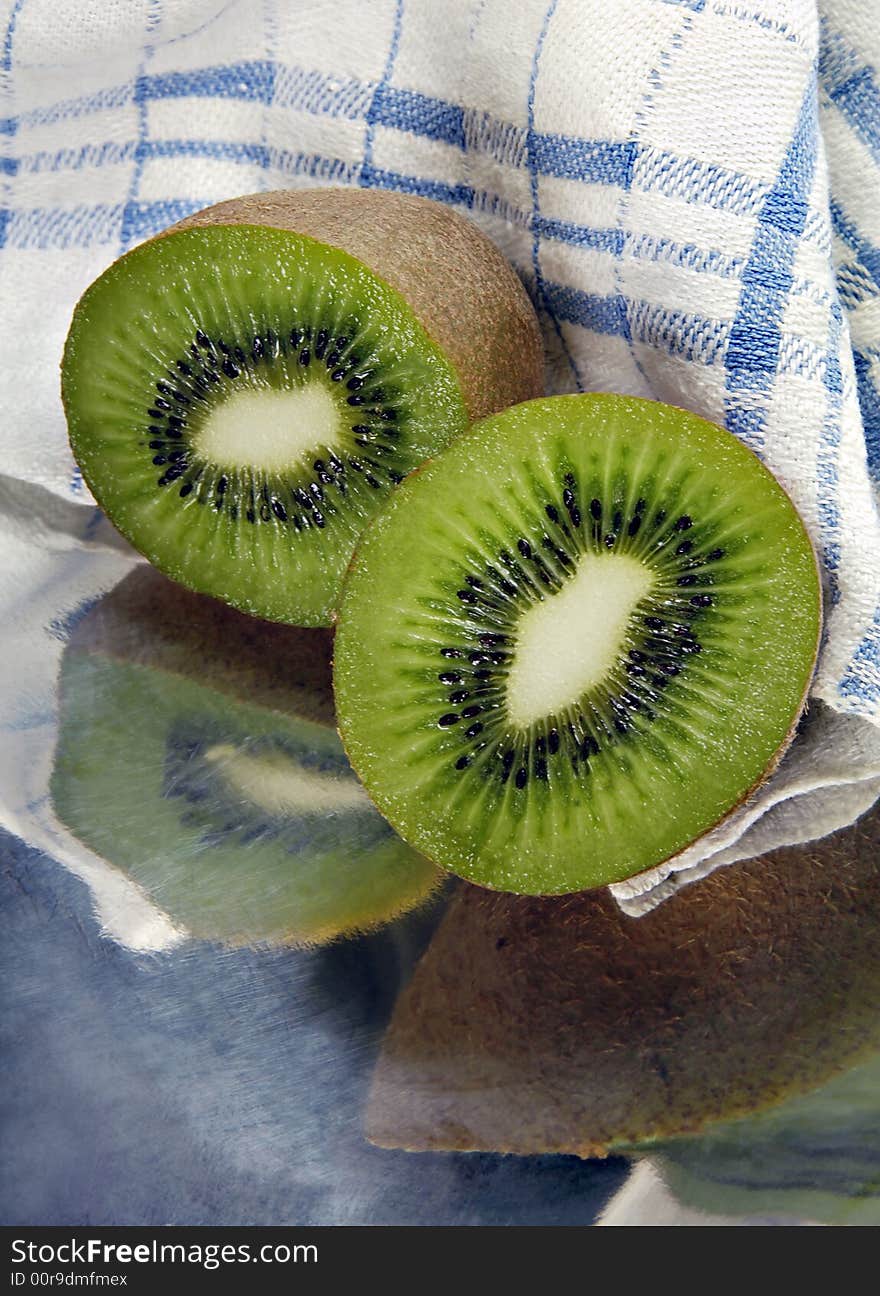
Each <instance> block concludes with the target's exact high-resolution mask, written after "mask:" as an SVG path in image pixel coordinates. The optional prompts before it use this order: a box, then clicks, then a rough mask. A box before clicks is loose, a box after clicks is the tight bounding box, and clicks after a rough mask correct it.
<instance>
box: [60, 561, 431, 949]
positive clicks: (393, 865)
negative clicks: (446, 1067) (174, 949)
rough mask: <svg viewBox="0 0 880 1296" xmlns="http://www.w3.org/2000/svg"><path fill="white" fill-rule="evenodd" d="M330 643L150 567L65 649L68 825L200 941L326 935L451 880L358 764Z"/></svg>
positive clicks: (322, 635)
mask: <svg viewBox="0 0 880 1296" xmlns="http://www.w3.org/2000/svg"><path fill="white" fill-rule="evenodd" d="M329 646H330V645H329V636H328V635H327V634H326V632H323V631H306V630H303V631H299V630H295V629H293V628H292V627H284V626H269V625H266V626H261V625H258V624H257V623H255V622H253V621H251V620H250V619H249V618H247V617H245V616H242V615H241V614H239V613H236V612H233V611H232V610H231V609H229V608H226V607H224V606H223V605H222V604H218V603H214V602H213V601H212V600H209V599H205V598H202V597H200V596H198V595H194V594H189V593H188V592H186V591H185V590H182V589H180V588H179V587H177V586H174V585H172V584H171V583H170V582H169V581H167V580H166V579H165V578H164V577H162V576H160V575H159V573H158V572H154V571H152V570H150V569H148V568H145V567H144V568H140V569H138V570H136V571H135V572H134V573H133V574H132V575H131V576H129V577H128V578H127V579H126V580H125V581H123V583H122V584H121V585H120V586H119V587H118V588H117V589H116V590H115V591H114V592H113V593H112V594H110V595H109V596H108V597H107V598H105V599H104V600H102V602H101V603H99V604H98V605H97V606H96V607H95V608H94V609H93V610H92V611H91V612H90V613H89V614H88V615H87V616H86V617H85V618H84V619H83V620H82V621H81V622H80V623H79V625H78V626H77V628H76V630H75V631H74V634H73V636H72V638H71V640H70V643H69V645H68V647H67V650H66V652H65V655H64V661H63V665H62V673H61V688H60V694H61V718H60V726H59V740H58V750H57V754H56V760H55V769H54V772H53V776H52V796H53V800H54V804H55V809H56V812H57V814H58V816H59V818H60V819H61V820H62V821H63V822H64V823H66V824H67V826H68V827H69V828H70V829H71V831H72V832H74V833H75V834H76V836H78V837H79V838H80V839H81V840H82V841H83V842H84V843H85V844H86V845H87V846H89V847H90V848H91V849H92V850H94V851H96V852H97V853H99V854H101V855H103V856H104V857H105V858H106V859H107V860H109V861H110V862H111V863H113V864H115V865H117V866H118V867H120V868H122V869H124V870H125V871H126V872H127V873H128V874H129V875H130V876H131V877H132V878H133V879H134V880H135V881H136V882H138V883H139V884H140V885H141V886H142V887H143V888H144V889H145V890H146V891H147V892H148V893H149V894H150V896H151V897H152V898H153V899H154V900H155V901H156V903H157V904H159V905H161V907H162V908H163V909H165V910H166V911H167V912H168V913H169V914H170V915H171V917H172V918H173V919H174V920H175V921H177V922H178V923H180V924H182V925H183V926H185V927H187V928H188V929H189V930H190V931H192V932H193V933H194V934H195V935H198V936H204V937H209V938H216V939H219V940H224V941H230V942H250V941H276V942H282V941H283V942H288V943H312V942H316V941H321V940H326V939H330V938H332V937H334V936H337V935H339V934H341V933H345V932H353V931H364V930H367V929H369V928H371V927H374V926H376V925H377V924H379V923H381V922H383V921H386V920H388V919H390V918H392V917H394V916H395V915H396V914H398V913H402V912H404V911H405V910H407V909H409V908H412V906H413V905H415V904H417V903H418V902H419V901H420V900H421V899H422V898H423V897H425V896H426V895H427V894H428V893H429V892H430V891H431V890H432V889H433V888H434V886H435V885H436V881H437V877H438V875H437V872H436V870H435V869H434V868H433V867H432V866H431V865H429V864H427V863H426V862H425V861H424V860H423V859H421V858H420V857H419V856H418V855H416V854H415V853H414V852H413V851H411V850H410V849H409V848H408V847H407V846H405V845H404V844H403V843H402V842H400V841H399V840H398V839H397V838H396V837H395V836H394V834H393V833H392V832H391V830H390V829H389V828H388V826H387V825H386V824H385V822H384V821H383V820H382V819H381V817H380V816H379V815H378V813H377V812H376V811H375V810H374V809H373V808H372V806H371V805H370V803H369V801H368V800H367V797H366V795H365V793H364V792H363V790H362V789H361V787H360V785H359V784H358V783H357V780H356V779H355V777H354V775H353V774H352V772H351V769H350V767H349V765H348V762H347V761H346V759H345V755H344V753H343V751H342V747H341V745H340V742H339V739H338V737H337V735H336V732H335V730H334V728H333V727H332V725H333V706H332V695H331V692H330V679H329V676H330V666H329Z"/></svg>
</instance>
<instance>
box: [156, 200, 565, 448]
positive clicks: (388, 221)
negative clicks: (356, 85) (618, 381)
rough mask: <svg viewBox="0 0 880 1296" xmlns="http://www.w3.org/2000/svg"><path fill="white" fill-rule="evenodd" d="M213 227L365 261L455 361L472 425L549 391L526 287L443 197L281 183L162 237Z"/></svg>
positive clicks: (223, 205)
mask: <svg viewBox="0 0 880 1296" xmlns="http://www.w3.org/2000/svg"><path fill="white" fill-rule="evenodd" d="M206 225H264V226H270V227H272V228H274V229H283V230H291V231H294V232H295V233H298V234H304V235H306V236H307V237H309V238H313V239H316V240H317V241H319V242H321V243H327V244H330V245H331V246H333V247H337V248H341V249H342V251H344V252H348V253H349V255H351V256H353V257H356V258H357V259H358V260H359V261H361V262H363V264H364V265H366V266H367V267H368V268H369V269H370V270H372V271H373V273H374V274H375V275H377V276H378V277H379V278H380V279H382V280H384V281H385V282H386V283H387V284H390V286H391V287H392V288H394V289H396V291H397V292H399V293H400V294H401V296H402V297H403V298H404V299H405V301H406V302H407V303H408V304H409V306H410V308H411V309H412V310H413V312H414V313H415V315H416V316H417V318H418V320H419V322H420V323H421V324H422V326H423V328H424V329H425V330H426V331H427V333H428V334H429V336H430V337H431V338H432V339H433V340H434V341H435V342H436V343H437V345H438V346H439V347H440V348H441V350H442V351H443V352H445V354H446V355H447V357H448V358H449V360H450V361H451V362H452V364H453V366H454V367H455V370H456V372H457V374H458V379H459V382H460V383H461V387H462V392H463V394H464V398H465V404H466V407H467V413H468V418H469V421H470V422H472V423H473V422H475V421H476V420H478V419H481V418H485V417H486V416H487V415H489V414H493V413H495V412H496V411H498V410H502V409H506V408H507V406H509V405H516V404H518V403H519V402H520V401H524V400H529V399H531V398H532V397H534V396H538V395H540V394H541V392H542V390H543V378H544V360H543V347H542V342H541V334H540V329H539V326H538V320H537V317H536V315H535V312H534V309H533V307H532V305H531V302H530V301H529V298H528V296H527V294H526V292H525V289H524V288H523V286H522V284H521V282H520V280H519V279H518V278H517V275H516V273H515V272H514V270H513V269H512V267H511V266H510V265H509V264H508V262H507V261H506V260H505V258H504V257H503V256H502V254H501V253H500V252H499V250H498V249H497V248H496V247H495V245H494V243H492V242H491V241H490V240H489V239H488V238H487V237H486V236H485V234H483V233H482V231H481V230H479V229H478V228H477V226H476V225H474V224H473V223H472V222H471V221H469V220H466V219H465V218H464V217H463V216H460V215H459V214H458V213H457V212H455V211H453V210H452V209H451V208H449V207H445V206H443V205H442V204H441V203H437V202H433V201H432V200H430V199H428V198H418V197H416V196H415V195H413V194H401V193H396V192H394V191H392V190H388V189H354V188H351V189H343V188H336V189H303V190H298V189H277V190H272V191H269V192H267V193H257V194H248V195H246V196H244V197H242V198H232V199H230V200H228V201H227V202H221V203H217V204H216V205H215V206H213V207H207V208H205V209H204V210H203V211H199V212H195V213H194V214H193V215H192V216H187V217H186V218H185V219H184V220H182V221H179V222H178V223H177V224H176V225H172V226H171V227H170V228H169V229H167V230H165V231H164V232H163V234H162V235H159V237H160V238H161V237H164V236H165V235H167V234H171V233H174V232H175V231H177V230H182V229H195V228H199V227H201V226H206Z"/></svg>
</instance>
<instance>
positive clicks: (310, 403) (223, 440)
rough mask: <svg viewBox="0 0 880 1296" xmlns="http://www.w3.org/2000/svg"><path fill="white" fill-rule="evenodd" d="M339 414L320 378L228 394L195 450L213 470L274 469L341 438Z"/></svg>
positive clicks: (200, 433)
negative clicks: (290, 385)
mask: <svg viewBox="0 0 880 1296" xmlns="http://www.w3.org/2000/svg"><path fill="white" fill-rule="evenodd" d="M341 428H342V418H341V414H340V411H339V408H338V406H337V404H336V401H335V400H334V399H333V396H332V394H331V393H330V391H329V390H328V389H327V387H326V386H325V385H324V384H323V383H321V382H310V383H306V384H304V385H303V386H302V387H293V388H290V389H288V390H286V391H278V390H276V389H274V388H269V387H266V388H263V389H255V388H251V389H250V390H248V391H237V392H232V393H231V394H230V395H229V396H228V397H227V398H226V400H224V401H222V402H221V403H220V404H218V405H216V406H215V407H214V409H212V410H211V412H210V414H209V415H208V417H207V418H206V420H205V422H204V424H203V425H202V427H201V428H200V429H199V431H198V432H197V433H196V436H195V438H194V441H195V448H196V451H197V453H198V454H200V455H201V456H202V457H203V458H205V459H207V460H208V462H209V463H213V464H216V465H217V467H218V468H230V469H232V468H243V467H251V468H254V469H257V470H260V469H262V470H263V471H265V472H279V471H283V470H284V469H285V468H291V467H293V465H294V464H297V463H300V462H302V461H303V460H306V459H308V458H309V457H310V456H311V455H312V454H314V452H315V451H316V450H317V449H318V448H319V447H328V448H329V449H331V450H332V449H333V447H334V446H337V445H338V444H339V442H340V431H341Z"/></svg>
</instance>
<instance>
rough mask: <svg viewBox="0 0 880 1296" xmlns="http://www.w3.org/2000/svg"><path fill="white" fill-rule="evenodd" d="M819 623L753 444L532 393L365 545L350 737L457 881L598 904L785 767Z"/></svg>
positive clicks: (588, 400) (351, 616) (393, 507)
mask: <svg viewBox="0 0 880 1296" xmlns="http://www.w3.org/2000/svg"><path fill="white" fill-rule="evenodd" d="M414 536H418V544H417V545H416V544H413V537H414ZM820 621H821V593H820V585H819V577H818V571H817V566H816V560H815V556H814V554H813V550H812V547H811V544H810V541H809V538H808V536H807V533H806V531H805V530H804V527H803V524H802V523H801V521H800V519H799V517H798V515H797V513H796V512H795V509H794V507H793V505H792V504H791V501H790V500H789V499H788V497H787V495H786V494H785V493H784V491H783V490H782V488H781V487H780V486H779V484H778V483H777V482H776V481H775V479H774V478H773V477H772V476H771V475H770V473H769V472H768V471H767V470H766V469H765V468H764V467H763V465H762V464H761V463H760V462H759V460H758V459H757V458H756V457H755V456H754V455H753V454H752V453H751V452H750V451H748V450H746V449H745V447H743V446H742V445H741V444H740V443H739V442H738V441H737V440H736V438H735V437H733V436H732V435H730V434H729V433H728V432H725V431H724V430H723V429H721V428H718V427H715V426H714V425H713V424H711V423H707V422H705V421H704V420H702V419H699V418H697V417H695V416H694V415H691V414H687V413H685V412H683V411H681V410H677V409H673V408H671V407H669V406H664V405H661V404H658V403H656V402H652V401H645V400H637V399H632V398H628V397H619V396H604V395H591V396H571V397H553V398H550V399H548V400H543V401H533V402H529V403H527V404H524V405H520V406H518V407H517V408H515V409H511V410H507V411H506V412H505V413H503V414H500V415H498V416H496V417H494V418H491V419H487V420H484V421H483V422H482V423H480V424H478V425H477V426H476V427H475V428H474V429H473V430H472V431H471V432H470V433H469V434H467V435H466V436H464V437H462V438H460V439H459V440H458V441H457V442H456V443H455V444H454V445H452V446H450V447H449V448H448V449H447V450H446V451H445V452H444V453H443V454H441V455H440V456H438V458H437V459H436V460H434V461H432V462H431V463H429V464H427V465H425V466H424V467H423V468H422V469H421V470H420V471H419V472H418V473H416V474H414V475H413V476H412V477H411V478H410V479H409V480H408V481H407V482H406V483H404V485H403V486H402V487H401V488H400V490H399V491H398V492H397V493H396V494H395V496H394V497H393V498H392V499H391V501H390V502H389V505H388V507H387V509H386V510H385V511H384V512H383V513H382V514H381V516H380V517H378V518H377V519H376V521H375V522H374V523H373V525H372V526H371V527H370V529H369V530H368V531H367V533H366V534H365V536H364V537H363V539H362V541H361V543H360V544H359V546H358V549H357V552H356V555H355V558H354V561H353V563H352V567H351V569H350V572H349V575H348V578H347V581H346V585H345V590H344V596H343V601H342V604H341V608H340V612H339V620H338V626H337V634H336V644H335V675H334V679H335V688H336V697H337V705H338V708H339V720H340V731H341V733H342V737H343V741H344V743H345V745H346V749H347V751H348V753H349V756H350V757H351V760H352V763H353V765H354V767H355V769H356V770H357V772H358V774H359V775H360V777H361V778H362V780H363V782H364V784H365V785H366V787H367V789H368V791H369V792H370V795H371V796H372V797H373V799H374V800H375V802H376V804H377V805H378V806H379V808H380V810H381V811H382V812H383V814H385V815H386V816H387V817H388V819H389V820H390V821H391V822H392V823H393V824H394V825H395V826H396V827H397V829H398V831H399V832H400V833H401V834H402V835H403V837H404V838H405V839H406V840H408V841H410V842H411V843H412V844H413V845H415V846H416V847H417V849H419V850H420V851H422V852H424V853H425V854H426V855H427V856H429V857H430V858H432V859H434V860H436V861H437V862H438V863H439V864H441V865H442V866H443V867H445V868H448V869H451V870H452V871H453V872H455V873H459V874H461V875H462V876H464V877H467V878H469V879H470V880H472V881H474V882H478V883H481V884H482V885H484V886H489V887H494V888H499V889H503V890H511V891H517V892H523V893H532V894H558V893H562V892H567V891H578V890H582V889H585V888H589V887H595V886H599V885H602V884H605V883H609V882H613V881H617V880H620V879H622V878H626V877H630V876H632V875H633V874H636V873H639V872H641V871H642V870H644V869H647V868H650V867H651V866H652V865H655V864H658V863H660V862H661V861H663V860H665V859H667V858H669V857H671V856H673V855H675V854H676V853H678V852H679V851H680V850H681V849H683V848H684V847H685V846H686V845H688V844H689V843H690V842H691V841H693V840H695V839H696V838H698V837H699V836H701V835H702V834H703V833H704V832H706V831H707V830H708V829H709V828H711V827H713V825H715V824H716V823H718V822H719V821H720V820H721V819H723V818H724V816H725V815H726V814H728V813H729V812H730V811H731V810H732V809H733V808H734V807H735V806H736V805H738V804H739V803H740V802H741V801H742V800H743V798H744V797H745V796H746V795H747V794H748V792H749V791H750V789H752V788H753V787H755V785H756V784H758V783H759V782H760V781H761V780H762V779H763V778H764V777H765V776H766V774H767V773H768V771H769V770H770V769H771V768H772V767H773V765H774V764H775V762H776V761H777V759H778V757H779V754H780V752H781V750H782V749H783V748H784V747H785V745H786V743H787V742H788V740H789V738H790V736H791V734H792V732H793V730H794V726H795V724H796V722H797V719H798V716H799V714H800V712H801V710H802V708H803V705H804V700H805V696H806V691H807V687H808V684H809V681H810V678H811V675H812V672H813V667H814V663H815V659H816V653H817V647H818V642H819V630H820Z"/></svg>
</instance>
